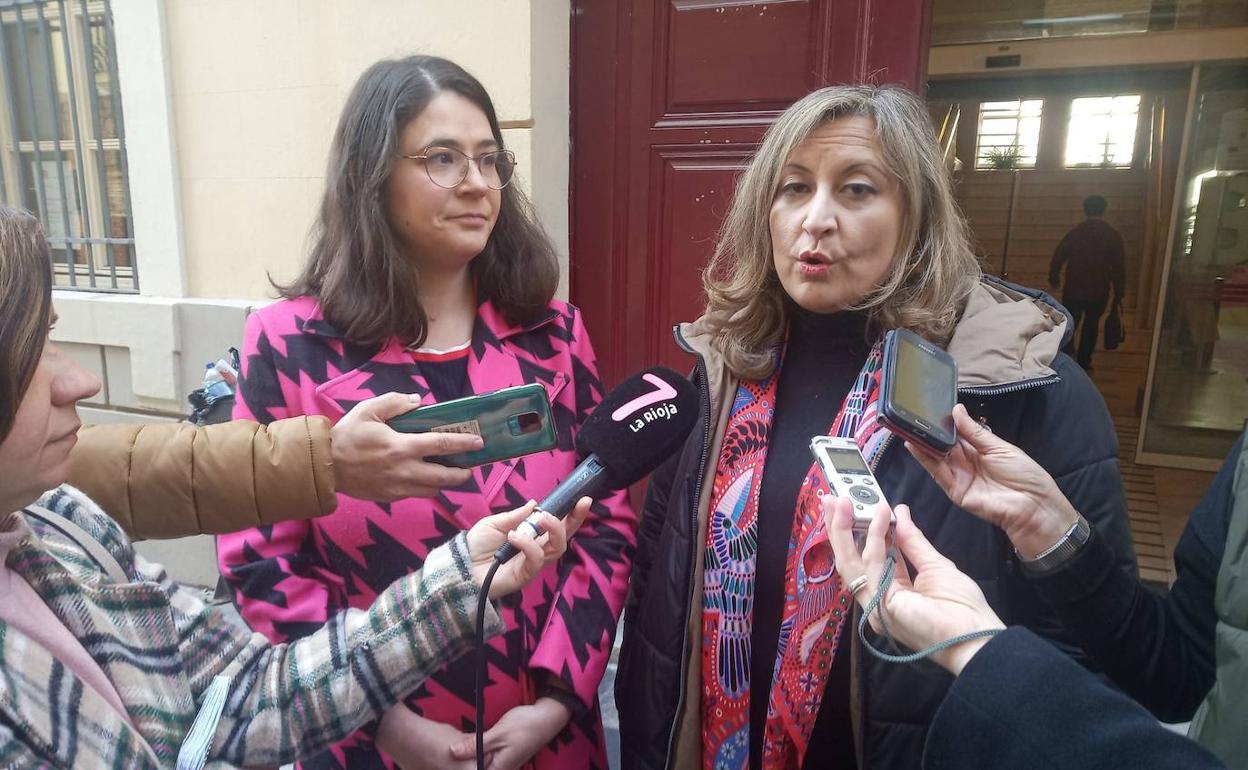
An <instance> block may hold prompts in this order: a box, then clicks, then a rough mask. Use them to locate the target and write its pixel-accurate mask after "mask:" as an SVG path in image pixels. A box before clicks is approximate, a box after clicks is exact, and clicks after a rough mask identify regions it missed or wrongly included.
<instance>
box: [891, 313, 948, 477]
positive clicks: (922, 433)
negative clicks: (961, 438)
mask: <svg viewBox="0 0 1248 770" xmlns="http://www.w3.org/2000/svg"><path fill="white" fill-rule="evenodd" d="M957 400H958V364H957V362H956V361H954V360H953V357H952V356H950V355H949V354H948V353H946V352H945V351H944V350H941V349H940V348H939V347H937V346H936V345H933V344H932V343H930V342H928V341H927V340H925V339H923V338H922V337H920V336H919V335H917V334H915V333H914V332H911V331H907V330H905V329H893V330H892V331H890V332H888V334H886V335H885V337H884V362H883V373H882V374H881V378H880V406H879V408H880V411H879V420H880V423H882V424H883V425H884V426H885V427H887V428H888V429H889V430H891V431H892V432H894V433H896V434H898V435H900V436H902V437H903V438H905V439H907V440H908V441H910V442H911V443H914V444H916V445H918V446H920V447H924V448H926V449H929V450H931V451H932V452H934V453H936V454H938V455H941V456H942V457H943V456H944V455H947V454H949V450H951V449H953V445H954V444H956V443H957V441H958V433H957V429H956V428H954V425H953V406H954V404H956V403H957Z"/></svg>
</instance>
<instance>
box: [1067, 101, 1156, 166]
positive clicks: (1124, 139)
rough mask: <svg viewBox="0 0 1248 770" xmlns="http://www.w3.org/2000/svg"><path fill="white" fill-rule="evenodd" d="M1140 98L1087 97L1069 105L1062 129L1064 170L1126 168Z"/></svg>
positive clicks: (1131, 155)
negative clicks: (1064, 146) (1075, 168)
mask: <svg viewBox="0 0 1248 770" xmlns="http://www.w3.org/2000/svg"><path fill="white" fill-rule="evenodd" d="M1139 118H1140V95H1139V94H1120V95H1118V96H1087V97H1081V98H1079V99H1073V100H1071V102H1070V123H1069V124H1068V125H1067V127H1066V166H1067V168H1074V167H1078V166H1099V167H1101V168H1130V167H1131V164H1132V162H1133V161H1134V160H1135V132H1136V128H1137V124H1138V123H1139Z"/></svg>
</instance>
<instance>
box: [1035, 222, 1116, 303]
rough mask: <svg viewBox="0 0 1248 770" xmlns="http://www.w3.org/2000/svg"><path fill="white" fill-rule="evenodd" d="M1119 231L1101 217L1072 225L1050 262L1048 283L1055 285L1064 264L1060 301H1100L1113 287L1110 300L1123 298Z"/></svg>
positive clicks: (1107, 295)
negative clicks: (1064, 278) (1064, 283)
mask: <svg viewBox="0 0 1248 770" xmlns="http://www.w3.org/2000/svg"><path fill="white" fill-rule="evenodd" d="M1125 263H1126V257H1125V255H1124V253H1123V246H1122V235H1121V234H1119V232H1118V231H1117V230H1115V229H1114V227H1113V225H1111V224H1109V223H1108V222H1106V221H1105V220H1104V219H1100V218H1098V217H1093V218H1090V219H1085V220H1084V221H1082V222H1080V223H1079V224H1077V225H1075V226H1074V227H1073V228H1071V230H1070V232H1068V233H1066V235H1065V237H1063V238H1062V240H1061V242H1060V243H1058V244H1057V249H1056V250H1055V251H1054V252H1053V259H1052V261H1050V262H1049V285H1050V286H1057V285H1058V279H1059V278H1060V276H1061V273H1062V267H1063V266H1064V267H1065V268H1066V285H1065V286H1063V287H1062V302H1094V303H1100V304H1103V303H1104V302H1105V301H1106V300H1107V299H1108V298H1109V293H1110V288H1111V287H1112V288H1113V301H1114V302H1118V301H1119V300H1121V299H1122V295H1123V289H1124V284H1125V282H1126V267H1125Z"/></svg>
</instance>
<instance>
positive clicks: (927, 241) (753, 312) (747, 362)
mask: <svg viewBox="0 0 1248 770" xmlns="http://www.w3.org/2000/svg"><path fill="white" fill-rule="evenodd" d="M855 115H858V116H862V117H866V118H870V119H871V120H872V121H873V122H874V123H875V135H876V138H877V141H878V142H879V144H880V149H881V151H882V155H883V161H884V163H885V165H886V166H887V167H888V169H889V171H891V172H892V174H893V175H894V176H895V177H896V178H897V180H898V182H899V183H900V185H901V192H902V196H903V200H904V203H903V206H904V211H903V219H902V230H901V237H900V238H899V239H898V243H897V256H896V257H895V258H894V260H893V265H892V269H891V271H890V272H889V274H888V276H887V277H886V278H885V280H884V282H883V284H882V285H881V286H880V287H879V288H878V289H877V290H876V291H875V292H873V293H872V294H870V295H868V296H867V297H865V298H863V299H862V301H861V302H859V303H858V304H857V305H855V306H854V307H852V308H849V309H850V310H866V311H868V312H869V314H870V320H871V328H872V329H874V330H875V331H877V332H879V331H883V330H886V329H894V328H904V329H910V330H911V331H914V332H916V333H918V334H920V335H922V336H924V337H926V338H928V339H930V340H933V341H936V342H940V343H943V342H944V341H946V340H947V339H948V336H949V335H950V333H951V332H952V330H953V326H954V324H955V323H956V322H957V320H958V317H959V315H960V314H961V312H962V308H963V306H964V305H965V303H966V298H967V296H968V295H969V294H970V293H971V291H972V289H974V287H975V285H976V283H978V281H979V279H980V275H981V273H980V268H979V263H978V261H977V260H976V258H975V256H974V254H973V253H972V252H971V247H970V238H969V236H968V233H967V228H966V223H965V221H964V220H963V219H962V215H961V213H960V212H959V211H958V206H957V204H956V203H955V202H954V198H953V187H952V183H951V181H950V178H949V172H948V170H947V169H946V168H945V165H944V163H943V162H942V159H941V154H940V148H939V145H938V143H937V141H936V136H935V133H934V132H933V130H932V124H931V120H930V118H929V117H928V114H927V109H926V108H925V107H924V106H923V104H922V102H920V101H919V99H918V97H916V96H915V95H914V94H912V93H910V92H909V91H906V90H904V89H902V88H898V87H895V86H830V87H828V88H823V89H820V90H818V91H815V92H814V93H812V94H809V95H808V96H806V97H804V98H803V99H802V100H800V101H799V102H797V103H796V104H794V105H793V106H792V107H789V109H787V110H785V111H784V113H783V114H782V115H780V117H779V119H777V120H776V122H775V123H774V124H773V125H772V126H771V128H770V129H769V130H768V131H767V135H766V136H765V137H763V142H762V145H761V146H760V147H759V149H758V153H757V154H755V156H754V159H753V160H752V161H750V165H749V167H748V168H747V169H746V170H745V173H744V174H743V175H742V176H741V178H740V180H739V181H738V183H737V189H736V193H735V195H734V196H733V200H732V205H731V207H730V208H729V210H728V215H727V217H726V218H725V219H724V223H723V226H722V228H721V229H720V233H719V238H718V240H717V242H716V244H715V252H714V255H713V256H712V257H711V262H710V264H709V265H708V266H707V268H706V270H705V271H704V272H703V276H702V283H703V287H704V289H705V290H706V295H707V307H706V316H705V321H704V323H705V324H706V325H707V328H708V329H709V330H710V331H711V333H712V335H713V337H714V339H715V347H716V348H717V349H719V350H720V351H721V353H722V354H723V355H724V356H725V359H726V361H727V364H728V366H729V368H731V369H732V370H733V372H735V373H736V374H738V375H740V376H743V377H763V376H766V375H767V374H769V373H770V372H771V370H772V368H773V366H774V359H775V357H774V356H773V355H772V350H773V349H774V348H775V346H776V345H777V344H778V343H779V341H780V338H781V335H782V334H783V333H784V326H785V304H784V298H785V292H784V287H783V286H782V285H781V284H780V279H779V277H778V276H777V275H776V269H775V264H774V261H773V259H772V250H771V228H770V225H769V221H770V214H771V205H772V201H773V200H774V199H775V195H776V191H777V187H778V186H779V183H780V171H781V169H782V168H783V166H784V163H785V161H786V160H787V159H788V157H789V155H790V154H792V152H793V151H794V150H795V149H796V148H797V146H798V145H799V144H801V143H802V142H803V141H805V139H806V138H807V137H808V136H810V135H811V133H813V132H814V131H815V130H816V129H818V128H819V127H820V126H822V125H824V124H825V123H827V122H829V121H831V120H835V119H837V118H841V117H848V116H855Z"/></svg>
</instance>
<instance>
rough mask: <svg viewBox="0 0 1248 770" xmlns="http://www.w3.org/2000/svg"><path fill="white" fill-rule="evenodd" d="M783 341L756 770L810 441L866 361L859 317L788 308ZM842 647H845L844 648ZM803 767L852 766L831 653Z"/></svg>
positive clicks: (753, 725)
mask: <svg viewBox="0 0 1248 770" xmlns="http://www.w3.org/2000/svg"><path fill="white" fill-rule="evenodd" d="M786 309H787V311H788V317H789V341H788V346H787V347H786V349H785V354H784V363H783V366H782V367H781V369H780V382H779V384H778V385H777V388H776V414H775V418H774V419H773V420H772V425H771V439H770V442H769V445H768V447H767V463H766V466H765V467H764V468H763V480H762V485H761V486H760V488H759V492H758V560H757V567H756V572H755V575H756V576H755V580H754V621H753V629H752V631H751V638H750V644H751V649H752V653H751V658H752V660H751V665H750V767H751V768H760V767H762V761H761V760H762V746H763V726H764V725H765V724H766V720H767V699H768V696H769V694H770V692H771V681H772V673H773V670H774V667H775V662H776V646H777V642H778V640H779V636H780V617H781V615H782V611H783V608H784V571H785V566H786V565H787V563H788V555H789V540H790V538H791V536H792V534H793V515H794V512H795V510H796V508H797V494H798V492H799V491H800V490H801V487H802V480H803V479H804V478H805V476H806V471H807V470H809V469H810V465H811V463H812V462H814V458H813V457H812V456H811V454H810V438H811V436H814V435H825V434H826V433H827V432H828V429H829V428H831V427H832V421H833V420H835V419H836V414H837V412H838V411H840V408H841V403H842V402H843V401H844V400H845V396H846V395H847V394H848V393H849V389H850V388H851V387H853V384H854V379H855V378H856V377H857V376H858V372H859V371H861V369H862V365H863V363H864V362H865V361H866V360H867V353H868V352H870V346H869V345H868V344H867V342H866V321H865V317H864V316H863V315H862V314H861V313H835V314H832V315H820V314H817V313H810V312H808V311H805V310H802V309H801V308H798V307H796V306H795V305H793V304H792V303H789V306H788V308H786ZM845 649H848V645H846V646H845ZM806 756H807V757H808V758H810V757H814V758H816V759H814V760H812V761H810V762H806V763H805V764H806V766H808V767H813V766H814V764H812V762H816V763H817V764H818V766H819V767H835V768H837V769H838V770H842V769H843V768H854V767H856V764H855V759H854V744H853V729H852V727H851V725H850V718H849V656H848V655H837V656H836V658H835V659H834V660H833V665H832V671H831V674H830V676H829V678H828V683H827V687H826V688H825V689H824V698H823V703H822V706H821V707H820V710H819V717H818V721H817V722H816V724H815V731H814V734H813V735H812V736H811V741H810V746H809V748H808V750H807V753H806Z"/></svg>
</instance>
